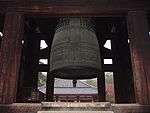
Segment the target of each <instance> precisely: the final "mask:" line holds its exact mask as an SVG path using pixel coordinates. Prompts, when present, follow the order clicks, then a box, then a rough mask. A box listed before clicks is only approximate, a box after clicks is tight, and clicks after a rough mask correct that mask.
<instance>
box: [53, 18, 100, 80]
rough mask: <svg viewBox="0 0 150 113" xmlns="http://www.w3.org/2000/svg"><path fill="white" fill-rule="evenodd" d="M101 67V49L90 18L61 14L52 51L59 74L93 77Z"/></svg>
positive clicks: (57, 74)
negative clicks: (70, 16) (63, 16)
mask: <svg viewBox="0 0 150 113" xmlns="http://www.w3.org/2000/svg"><path fill="white" fill-rule="evenodd" d="M100 71H101V59H100V49H99V45H98V41H97V37H96V34H95V31H94V29H93V24H92V22H91V20H90V19H89V18H61V19H60V20H59V23H58V25H57V28H56V31H55V35H54V39H53V42H52V46H51V53H50V72H51V73H52V74H53V75H54V76H55V77H56V78H63V79H90V78H95V77H97V75H98V74H99V72H100Z"/></svg>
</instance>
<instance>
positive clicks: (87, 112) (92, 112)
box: [37, 111, 114, 113]
mask: <svg viewBox="0 0 150 113" xmlns="http://www.w3.org/2000/svg"><path fill="white" fill-rule="evenodd" d="M37 113H114V112H113V111H38V112H37Z"/></svg>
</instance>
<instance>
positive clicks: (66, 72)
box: [50, 66, 101, 79]
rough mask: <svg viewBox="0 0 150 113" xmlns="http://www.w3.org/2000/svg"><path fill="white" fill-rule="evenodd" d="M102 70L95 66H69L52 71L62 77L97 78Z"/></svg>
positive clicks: (54, 74)
mask: <svg viewBox="0 0 150 113" xmlns="http://www.w3.org/2000/svg"><path fill="white" fill-rule="evenodd" d="M100 72H101V70H100V69H98V68H93V67H85V66H84V67H83V66H67V67H62V68H59V69H54V70H51V71H50V74H52V76H53V77H55V78H60V79H93V78H97V76H98V75H99V74H100Z"/></svg>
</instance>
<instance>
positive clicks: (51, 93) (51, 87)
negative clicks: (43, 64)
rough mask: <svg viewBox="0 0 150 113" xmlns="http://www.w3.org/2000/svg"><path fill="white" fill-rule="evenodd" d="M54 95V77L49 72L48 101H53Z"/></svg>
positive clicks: (47, 83)
mask: <svg viewBox="0 0 150 113" xmlns="http://www.w3.org/2000/svg"><path fill="white" fill-rule="evenodd" d="M53 97H54V77H53V76H52V75H50V74H47V82H46V101H48V102H53V101H54V100H53Z"/></svg>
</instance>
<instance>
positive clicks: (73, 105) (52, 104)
mask: <svg viewBox="0 0 150 113" xmlns="http://www.w3.org/2000/svg"><path fill="white" fill-rule="evenodd" d="M41 105H42V106H41V107H44V108H49V107H50V108H55V107H59V108H62V107H63V108H65V107H67V108H68V107H71V108H76V107H82V108H83V107H111V103H110V102H94V103H90V102H89V103H88V102H86V103H80V102H42V103H41Z"/></svg>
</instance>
